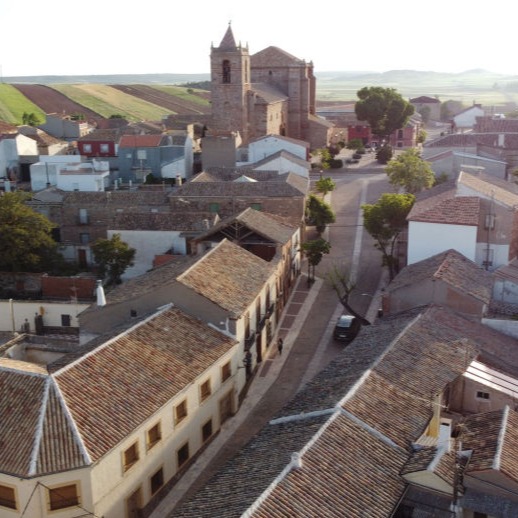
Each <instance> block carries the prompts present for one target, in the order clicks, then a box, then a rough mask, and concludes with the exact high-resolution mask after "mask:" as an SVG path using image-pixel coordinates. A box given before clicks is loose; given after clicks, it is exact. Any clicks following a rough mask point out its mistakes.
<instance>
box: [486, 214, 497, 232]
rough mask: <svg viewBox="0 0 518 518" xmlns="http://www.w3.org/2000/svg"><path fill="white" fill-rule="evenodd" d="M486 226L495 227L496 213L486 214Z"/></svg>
mask: <svg viewBox="0 0 518 518" xmlns="http://www.w3.org/2000/svg"><path fill="white" fill-rule="evenodd" d="M484 228H485V229H486V230H493V229H494V228H495V215H494V214H486V221H485V225H484Z"/></svg>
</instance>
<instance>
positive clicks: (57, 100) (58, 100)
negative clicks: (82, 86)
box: [13, 84, 104, 122]
mask: <svg viewBox="0 0 518 518" xmlns="http://www.w3.org/2000/svg"><path fill="white" fill-rule="evenodd" d="M13 86H14V87H15V88H17V89H18V90H19V91H20V92H21V93H22V94H23V95H25V97H27V99H29V100H31V101H32V102H33V103H34V104H36V105H37V106H39V107H40V108H41V110H42V111H43V112H45V113H65V114H66V115H73V114H77V113H82V114H83V115H84V116H85V117H86V119H87V120H88V121H89V122H94V121H98V120H102V119H104V117H101V115H99V114H98V113H95V112H94V111H92V110H89V109H88V108H85V107H84V106H83V105H81V104H78V103H76V102H74V101H72V100H71V99H69V98H68V97H66V96H65V95H63V94H61V93H59V92H58V91H56V90H54V89H53V88H49V87H48V86H44V85H26V84H15V85H13Z"/></svg>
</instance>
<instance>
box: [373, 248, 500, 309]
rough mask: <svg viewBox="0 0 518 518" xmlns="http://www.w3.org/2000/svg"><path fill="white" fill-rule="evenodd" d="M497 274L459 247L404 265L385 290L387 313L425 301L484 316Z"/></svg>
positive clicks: (383, 301)
mask: <svg viewBox="0 0 518 518" xmlns="http://www.w3.org/2000/svg"><path fill="white" fill-rule="evenodd" d="M492 289H493V276H492V275H491V274H490V273H489V272H487V271H486V270H483V269H482V268H480V266H478V265H477V264H475V263H474V262H473V261H470V260H469V259H467V258H466V257H464V256H463V255H462V254H461V253H460V252H457V251H456V250H453V249H451V250H446V251H444V252H440V253H439V254H437V255H434V256H432V257H429V258H427V259H423V260H422V261H418V262H415V263H412V264H409V265H408V266H406V267H405V268H403V269H402V270H401V271H400V272H399V273H398V274H397V275H396V277H395V278H394V279H393V280H392V282H390V284H389V285H388V286H387V288H386V289H385V291H384V292H383V299H382V305H383V314H384V315H388V314H394V313H399V312H401V311H406V310H408V309H412V308H416V307H419V306H423V305H425V304H430V303H431V304H437V305H440V306H445V307H449V308H451V309H453V310H455V311H457V312H459V313H462V314H464V315H471V316H475V317H478V318H479V319H481V318H482V317H484V316H486V314H487V312H488V309H489V305H490V302H491V296H492Z"/></svg>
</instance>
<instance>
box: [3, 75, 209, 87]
mask: <svg viewBox="0 0 518 518" xmlns="http://www.w3.org/2000/svg"><path fill="white" fill-rule="evenodd" d="M209 80H210V74H114V75H98V76H96V75H94V76H11V77H4V78H2V81H3V82H4V83H17V84H21V83H29V84H39V85H49V84H77V83H87V84H91V83H98V84H107V85H108V84H148V83H156V84H166V85H167V84H173V85H177V84H178V85H179V84H183V83H196V82H199V81H209Z"/></svg>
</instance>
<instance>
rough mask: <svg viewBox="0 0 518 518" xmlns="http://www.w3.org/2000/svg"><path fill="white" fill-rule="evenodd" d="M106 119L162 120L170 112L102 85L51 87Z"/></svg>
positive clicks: (54, 85) (62, 85) (61, 85)
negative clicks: (118, 116)
mask: <svg viewBox="0 0 518 518" xmlns="http://www.w3.org/2000/svg"><path fill="white" fill-rule="evenodd" d="M49 86H51V88H54V89H56V90H57V91H59V92H61V93H62V94H64V95H66V96H67V97H69V98H70V99H72V100H73V101H75V102H77V103H79V104H82V105H83V106H85V107H86V108H89V109H90V110H93V111H95V112H96V113H98V114H99V115H102V116H103V117H105V118H109V117H110V116H111V115H115V114H119V115H122V116H124V117H126V118H127V119H128V120H131V121H140V120H161V119H162V117H163V116H164V115H169V114H171V111H170V110H167V109H165V108H162V107H160V106H157V105H155V104H152V103H149V102H147V101H143V100H141V99H138V98H136V97H134V96H132V95H128V94H125V93H123V92H120V91H119V90H117V89H115V88H112V87H111V86H107V85H102V84H80V85H79V84H77V85H65V84H60V85H57V84H53V85H49Z"/></svg>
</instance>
